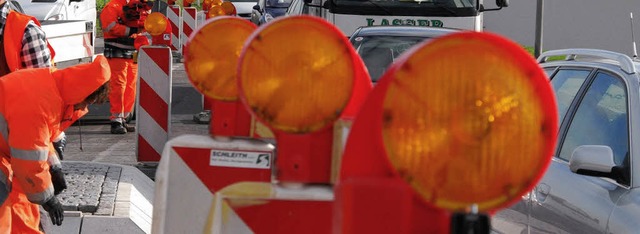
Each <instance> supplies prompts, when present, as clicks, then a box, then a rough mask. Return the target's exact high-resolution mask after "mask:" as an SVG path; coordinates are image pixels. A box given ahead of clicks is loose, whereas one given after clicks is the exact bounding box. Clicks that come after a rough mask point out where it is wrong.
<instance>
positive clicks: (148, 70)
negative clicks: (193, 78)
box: [136, 46, 172, 162]
mask: <svg viewBox="0 0 640 234" xmlns="http://www.w3.org/2000/svg"><path fill="white" fill-rule="evenodd" d="M171 68H172V55H171V49H170V48H169V47H165V46H143V47H141V48H140V53H139V55H138V77H139V79H138V104H137V109H136V122H137V125H138V129H137V131H136V134H137V138H136V141H137V142H136V143H137V147H136V150H137V156H138V161H139V162H158V161H160V155H161V154H162V150H163V148H164V145H165V144H166V143H167V141H168V140H169V132H170V129H171V83H172V74H171V73H172V71H171Z"/></svg>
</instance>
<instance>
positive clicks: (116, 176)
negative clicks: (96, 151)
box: [58, 162, 122, 215]
mask: <svg viewBox="0 0 640 234" xmlns="http://www.w3.org/2000/svg"><path fill="white" fill-rule="evenodd" d="M63 166H64V172H65V178H66V180H67V187H68V188H67V189H66V190H65V191H63V192H62V193H61V194H59V195H58V198H59V199H60V202H61V203H62V205H63V208H64V210H68V211H81V212H83V213H91V214H93V215H112V214H113V208H114V202H115V199H116V190H117V187H118V181H119V180H120V172H121V171H122V167H119V166H106V165H100V164H86V163H73V162H69V163H67V162H65V163H64V165H63Z"/></svg>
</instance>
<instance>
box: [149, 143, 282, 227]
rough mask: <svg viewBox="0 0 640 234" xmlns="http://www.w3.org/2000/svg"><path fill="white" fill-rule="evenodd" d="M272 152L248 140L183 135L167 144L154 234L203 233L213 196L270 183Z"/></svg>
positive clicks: (265, 145) (156, 199)
mask: <svg viewBox="0 0 640 234" xmlns="http://www.w3.org/2000/svg"><path fill="white" fill-rule="evenodd" d="M274 149H275V147H274V146H273V145H272V144H269V143H266V142H263V141H260V140H255V139H246V138H245V139H234V138H228V137H222V138H218V137H211V136H198V135H182V136H179V137H176V138H173V139H172V140H170V141H169V142H167V144H166V145H165V148H164V151H163V152H162V157H161V160H160V164H159V165H158V168H157V171H156V177H155V182H156V185H155V194H154V200H153V223H152V233H156V234H160V233H204V232H205V230H208V228H206V227H207V226H209V225H207V223H208V222H209V223H210V222H211V220H210V219H209V217H210V216H211V215H212V213H211V212H213V210H212V209H211V208H212V207H213V201H214V194H215V193H216V192H217V191H219V190H221V189H222V188H224V187H226V186H229V185H231V184H234V183H237V182H240V181H259V182H270V181H271V176H272V175H271V173H272V170H271V168H272V164H273V157H274ZM186 214H188V215H186Z"/></svg>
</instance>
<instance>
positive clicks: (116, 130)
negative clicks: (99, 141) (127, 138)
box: [111, 121, 127, 134]
mask: <svg viewBox="0 0 640 234" xmlns="http://www.w3.org/2000/svg"><path fill="white" fill-rule="evenodd" d="M125 133H127V129H126V128H125V127H124V125H122V123H120V122H117V121H113V122H111V134H125Z"/></svg>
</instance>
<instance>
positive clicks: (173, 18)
mask: <svg viewBox="0 0 640 234" xmlns="http://www.w3.org/2000/svg"><path fill="white" fill-rule="evenodd" d="M180 13H181V12H180V7H178V6H176V5H171V6H169V7H167V18H169V23H170V24H171V46H169V47H170V48H171V50H173V51H177V52H182V41H180V34H181V32H182V31H181V30H180V27H181V26H182V17H180Z"/></svg>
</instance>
